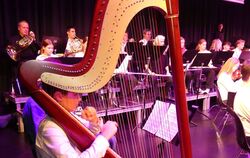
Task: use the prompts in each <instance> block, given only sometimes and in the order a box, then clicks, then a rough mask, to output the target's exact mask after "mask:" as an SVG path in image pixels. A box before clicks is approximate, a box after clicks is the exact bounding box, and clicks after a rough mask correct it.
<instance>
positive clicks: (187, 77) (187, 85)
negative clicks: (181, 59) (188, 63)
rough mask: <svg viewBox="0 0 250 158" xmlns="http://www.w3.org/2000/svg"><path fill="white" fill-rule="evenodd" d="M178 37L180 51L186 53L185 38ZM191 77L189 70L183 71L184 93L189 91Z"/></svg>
mask: <svg viewBox="0 0 250 158" xmlns="http://www.w3.org/2000/svg"><path fill="white" fill-rule="evenodd" d="M180 39H181V53H182V55H183V54H185V53H187V48H186V40H185V38H184V37H182V36H181V37H180ZM184 64H185V63H184ZM186 70H188V67H186ZM192 79H193V77H192V72H191V71H185V86H186V93H189V92H191V81H192Z"/></svg>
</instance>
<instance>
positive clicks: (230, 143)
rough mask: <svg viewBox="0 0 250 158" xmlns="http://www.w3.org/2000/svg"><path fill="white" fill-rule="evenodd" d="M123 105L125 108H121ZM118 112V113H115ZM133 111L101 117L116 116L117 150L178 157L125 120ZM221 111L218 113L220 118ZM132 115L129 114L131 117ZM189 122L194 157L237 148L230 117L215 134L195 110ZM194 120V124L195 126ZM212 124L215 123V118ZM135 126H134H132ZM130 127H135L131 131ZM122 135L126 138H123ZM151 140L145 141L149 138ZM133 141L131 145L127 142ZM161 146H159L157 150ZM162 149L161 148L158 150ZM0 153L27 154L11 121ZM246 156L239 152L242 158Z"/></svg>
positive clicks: (145, 157) (229, 156)
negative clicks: (117, 127) (218, 133)
mask: <svg viewBox="0 0 250 158" xmlns="http://www.w3.org/2000/svg"><path fill="white" fill-rule="evenodd" d="M123 109H126V108H123ZM217 111H218V108H217V107H215V108H213V109H212V110H211V111H210V112H208V111H204V113H205V114H206V115H207V116H209V117H210V118H214V116H215V115H216V113H217ZM115 115H119V117H120V118H119V117H115ZM130 115H136V113H135V112H132V111H130V112H129V111H127V112H124V111H123V113H116V114H111V113H110V116H107V117H106V118H105V119H112V120H115V119H117V118H119V119H118V123H119V131H118V133H117V142H118V148H117V152H118V153H119V154H120V155H121V156H122V157H124V158H137V157H138V158H152V157H164V158H165V157H168V156H169V155H170V154H171V156H172V157H175V158H179V157H181V156H180V150H179V145H174V144H172V143H167V142H165V143H164V148H163V146H162V145H161V143H162V140H161V139H159V138H157V137H155V136H154V135H152V134H150V133H148V132H146V131H144V130H142V129H141V128H140V126H136V121H135V120H132V121H131V122H133V123H132V124H127V123H126V121H124V120H128V119H127V117H130ZM222 116H223V113H222V114H221V115H220V116H219V119H218V120H221V119H222ZM131 118H133V117H131ZM192 122H193V124H190V131H191V142H192V153H193V157H194V158H234V157H237V154H238V153H239V152H240V148H239V147H238V145H237V143H236V139H235V129H234V124H233V121H232V120H229V121H228V123H227V124H226V126H225V129H224V130H223V132H222V134H221V135H217V134H216V130H215V129H216V128H215V126H214V125H213V122H212V121H211V120H209V119H208V118H207V117H204V116H203V115H202V114H200V113H198V112H196V113H195V115H194V117H193V119H192ZM194 124H197V126H195V125H194ZM215 124H218V122H216V123H215ZM134 127H135V128H134ZM131 129H135V130H134V131H131ZM124 139H126V140H125V141H124ZM152 141H153V142H154V143H149V142H152ZM132 143H133V144H136V145H134V146H132V145H131V144H132ZM161 149H163V150H161ZM161 151H162V152H161ZM0 154H1V156H0V157H1V158H22V157H23V158H31V157H32V152H31V149H30V146H29V144H28V143H27V141H26V140H25V137H24V134H20V133H18V132H17V128H16V124H15V121H14V120H12V122H11V123H10V124H9V125H8V126H7V127H6V128H3V129H0ZM244 157H247V156H244V155H242V156H240V158H244Z"/></svg>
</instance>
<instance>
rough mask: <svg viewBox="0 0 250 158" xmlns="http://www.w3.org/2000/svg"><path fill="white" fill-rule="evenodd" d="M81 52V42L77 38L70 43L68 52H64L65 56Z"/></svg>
mask: <svg viewBox="0 0 250 158" xmlns="http://www.w3.org/2000/svg"><path fill="white" fill-rule="evenodd" d="M82 51H83V40H82V39H81V38H79V37H77V36H76V37H75V38H74V39H73V40H72V41H71V42H70V43H69V50H66V52H65V56H66V57H68V56H75V53H78V52H82Z"/></svg>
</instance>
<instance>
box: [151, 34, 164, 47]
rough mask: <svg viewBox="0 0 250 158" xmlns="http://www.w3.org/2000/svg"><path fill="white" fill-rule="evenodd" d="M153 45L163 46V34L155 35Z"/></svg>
mask: <svg viewBox="0 0 250 158" xmlns="http://www.w3.org/2000/svg"><path fill="white" fill-rule="evenodd" d="M153 44H154V45H155V46H163V45H165V36H163V35H157V36H156V37H155V40H154V43H153Z"/></svg>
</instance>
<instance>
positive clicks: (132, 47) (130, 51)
mask: <svg viewBox="0 0 250 158" xmlns="http://www.w3.org/2000/svg"><path fill="white" fill-rule="evenodd" d="M138 45H139V43H137V42H127V43H126V46H125V48H124V50H125V52H127V53H128V54H129V55H132V54H133V53H134V52H135V50H136V49H137V47H138Z"/></svg>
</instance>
